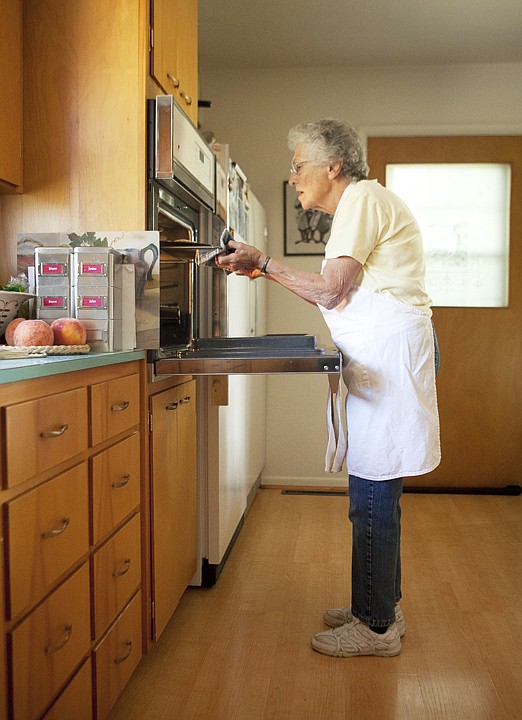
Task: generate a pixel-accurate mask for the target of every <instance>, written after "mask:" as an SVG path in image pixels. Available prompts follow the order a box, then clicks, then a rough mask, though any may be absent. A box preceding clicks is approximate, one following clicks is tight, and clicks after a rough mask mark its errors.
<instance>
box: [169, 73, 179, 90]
mask: <svg viewBox="0 0 522 720" xmlns="http://www.w3.org/2000/svg"><path fill="white" fill-rule="evenodd" d="M167 77H168V79H169V80H170V82H171V83H172V84H173V85H174V87H175V88H177V87H179V80H178V78H177V77H175V76H174V75H172V73H167Z"/></svg>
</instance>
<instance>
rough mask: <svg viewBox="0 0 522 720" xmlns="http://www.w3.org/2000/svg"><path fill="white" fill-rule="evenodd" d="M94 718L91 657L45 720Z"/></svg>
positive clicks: (90, 719) (83, 719)
mask: <svg viewBox="0 0 522 720" xmlns="http://www.w3.org/2000/svg"><path fill="white" fill-rule="evenodd" d="M65 718H74V720H92V663H91V659H90V658H89V659H88V660H87V661H86V662H85V663H84V664H83V665H82V667H81V668H80V669H79V670H78V672H77V673H76V675H75V676H74V677H73V679H72V680H71V682H70V683H69V685H67V687H66V688H65V690H64V691H63V693H62V694H61V695H60V697H59V698H58V700H57V701H56V702H55V703H54V704H53V705H52V707H51V709H50V710H48V711H47V712H46V713H45V715H44V716H43V720H65Z"/></svg>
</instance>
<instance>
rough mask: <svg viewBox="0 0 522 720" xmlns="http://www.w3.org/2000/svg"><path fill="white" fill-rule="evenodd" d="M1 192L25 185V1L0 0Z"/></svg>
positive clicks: (16, 189)
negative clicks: (23, 21) (23, 9)
mask: <svg viewBox="0 0 522 720" xmlns="http://www.w3.org/2000/svg"><path fill="white" fill-rule="evenodd" d="M0 67H1V68H2V72H0V107H1V108H2V109H1V111H0V148H1V149H2V150H1V152H0V193H12V192H18V191H19V190H20V186H21V185H22V108H23V97H22V0H0Z"/></svg>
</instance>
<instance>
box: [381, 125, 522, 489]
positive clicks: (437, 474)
mask: <svg viewBox="0 0 522 720" xmlns="http://www.w3.org/2000/svg"><path fill="white" fill-rule="evenodd" d="M474 162H486V163H509V164H510V165H511V210H510V251H509V300H508V306H507V307H503V308H478V307H473V308H465V307H434V309H433V318H434V322H435V327H436V331H437V335H438V339H439V344H440V349H441V366H440V371H439V375H438V378H437V389H438V398H439V413H440V422H441V443H442V462H441V464H440V466H439V467H438V468H437V469H436V470H434V471H433V472H432V473H430V474H429V475H426V476H423V477H419V478H411V479H410V480H409V481H408V484H410V485H421V486H441V487H466V488H469V487H480V488H486V487H492V488H493V487H494V488H503V487H505V486H509V485H519V484H521V474H522V402H521V398H522V373H521V372H520V365H521V361H522V282H521V280H520V278H521V277H522V202H521V201H522V137H520V136H512V137H493V136H480V137H386V138H385V137H372V138H369V139H368V164H369V166H370V177H372V178H378V180H379V181H380V182H381V183H383V184H385V175H386V165H387V164H390V163H474Z"/></svg>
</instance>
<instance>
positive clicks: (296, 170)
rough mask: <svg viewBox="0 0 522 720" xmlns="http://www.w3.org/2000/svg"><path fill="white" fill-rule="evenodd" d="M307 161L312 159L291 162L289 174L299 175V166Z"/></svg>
mask: <svg viewBox="0 0 522 720" xmlns="http://www.w3.org/2000/svg"><path fill="white" fill-rule="evenodd" d="M308 162H312V161H311V160H301V162H298V163H296V162H293V163H292V164H291V165H290V175H299V173H300V172H301V168H302V167H303V165H304V164H305V163H308Z"/></svg>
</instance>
